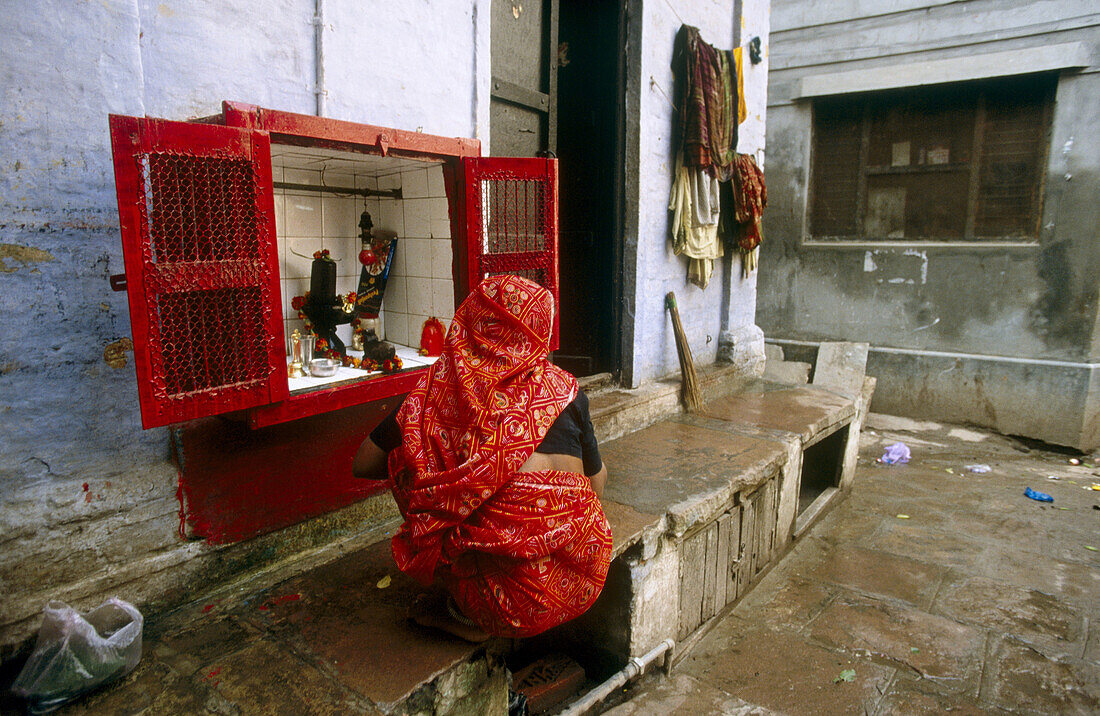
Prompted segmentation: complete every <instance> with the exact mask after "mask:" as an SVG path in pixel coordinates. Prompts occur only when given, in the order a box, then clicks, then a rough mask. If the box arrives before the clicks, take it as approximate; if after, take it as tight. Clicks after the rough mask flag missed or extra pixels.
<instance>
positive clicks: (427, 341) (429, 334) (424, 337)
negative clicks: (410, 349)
mask: <svg viewBox="0 0 1100 716" xmlns="http://www.w3.org/2000/svg"><path fill="white" fill-rule="evenodd" d="M420 352H421V353H422V354H423V355H426V356H437V355H441V354H442V353H443V324H442V323H440V322H439V319H438V318H436V317H435V316H432V317H431V318H429V319H428V320H426V321H424V328H423V329H422V330H421V331H420Z"/></svg>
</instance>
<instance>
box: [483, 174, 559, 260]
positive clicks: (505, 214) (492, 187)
mask: <svg viewBox="0 0 1100 716" xmlns="http://www.w3.org/2000/svg"><path fill="white" fill-rule="evenodd" d="M546 204H547V202H546V182H545V181H542V180H534V179H483V180H482V182H481V206H482V207H483V212H482V217H481V220H482V252H483V253H486V254H502V253H517V252H521V251H543V250H544V249H545V248H546V242H547V239H546V231H547V224H548V222H547V217H546Z"/></svg>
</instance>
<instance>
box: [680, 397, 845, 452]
mask: <svg viewBox="0 0 1100 716" xmlns="http://www.w3.org/2000/svg"><path fill="white" fill-rule="evenodd" d="M855 411H856V406H855V403H854V402H853V400H852V398H846V397H844V396H842V395H838V394H836V393H834V392H832V391H829V390H825V389H822V388H819V387H814V386H811V385H799V386H790V385H782V384H779V383H768V382H766V381H756V382H754V383H752V384H751V385H749V386H747V387H746V388H745V389H744V390H742V391H739V392H737V393H735V394H733V395H729V396H727V397H726V398H724V399H722V400H716V401H713V402H711V403H708V404H707V405H705V406H704V407H703V409H702V410H700V411H699V414H700V415H703V416H706V417H709V418H716V419H718V420H725V421H728V422H731V423H737V424H741V425H746V426H751V427H753V428H764V429H770V430H778V431H782V432H786V433H791V434H794V435H798V436H800V437H801V438H802V441H803V443H804V444H808V443H810V442H812V441H813V439H814V438H815V437H817V436H820V435H823V434H827V433H830V432H832V429H833V428H835V426H837V425H840V424H842V423H844V422H846V421H849V420H851V418H852V417H853V416H854V415H855Z"/></svg>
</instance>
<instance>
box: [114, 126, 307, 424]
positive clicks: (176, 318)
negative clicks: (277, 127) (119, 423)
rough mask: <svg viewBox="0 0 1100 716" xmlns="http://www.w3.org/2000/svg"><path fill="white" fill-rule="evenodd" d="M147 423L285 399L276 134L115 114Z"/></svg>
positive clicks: (128, 266) (118, 171) (132, 314)
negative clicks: (274, 160)
mask: <svg viewBox="0 0 1100 716" xmlns="http://www.w3.org/2000/svg"><path fill="white" fill-rule="evenodd" d="M111 146H112V149H113V152H114V163H115V185H116V189H117V192H118V213H119V224H120V227H121V230H122V248H123V257H124V260H125V264H126V276H127V286H128V288H127V293H128V296H129V302H130V325H131V331H132V333H133V339H134V363H135V365H136V368H137V375H138V380H137V385H138V397H139V399H140V401H141V421H142V424H143V425H144V426H145V427H146V428H152V427H157V426H160V425H168V424H170V423H178V422H181V421H184V420H191V419H194V418H200V417H204V416H208V415H215V414H219V413H225V412H229V411H233V410H240V409H243V408H249V407H253V406H257V405H264V404H267V403H270V402H273V401H277V400H282V399H285V398H286V397H287V394H288V388H287V381H286V362H285V358H284V355H285V351H284V349H283V328H282V311H281V310H279V306H280V292H279V262H278V253H277V249H276V242H275V223H274V216H275V211H274V200H273V196H272V191H271V143H270V139H269V137H268V135H267V134H266V133H264V132H258V131H254V130H242V129H236V128H232V127H222V126H216V125H209V124H190V123H186V122H166V121H163V120H156V119H147V118H145V119H142V118H136V117H121V116H112V117H111Z"/></svg>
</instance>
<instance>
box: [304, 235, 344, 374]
mask: <svg viewBox="0 0 1100 716" xmlns="http://www.w3.org/2000/svg"><path fill="white" fill-rule="evenodd" d="M302 312H303V313H305V314H306V316H308V317H309V320H310V322H311V323H312V324H313V332H314V333H316V334H317V336H318V337H319V338H323V339H325V341H326V342H327V343H328V345H329V347H330V348H332V349H333V350H335V351H336V352H338V353H340V355H347V347H346V346H345V345H344V342H343V341H341V340H340V339H339V337H337V335H336V327H337V326H339V325H343V324H345V323H351V319H352V318H353V313H352V311H350V310H347V311H345V310H344V304H343V302H342V301H341V300H340V299H339V298H337V296H336V262H335V261H333V260H332V259H331V258H329V257H328V256H325V255H322V256H320V257H318V258H315V259H313V264H312V265H311V266H310V270H309V296H308V297H307V298H306V304H305V306H303V307H302Z"/></svg>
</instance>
